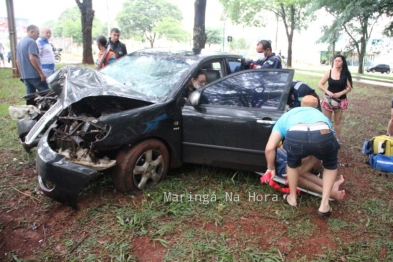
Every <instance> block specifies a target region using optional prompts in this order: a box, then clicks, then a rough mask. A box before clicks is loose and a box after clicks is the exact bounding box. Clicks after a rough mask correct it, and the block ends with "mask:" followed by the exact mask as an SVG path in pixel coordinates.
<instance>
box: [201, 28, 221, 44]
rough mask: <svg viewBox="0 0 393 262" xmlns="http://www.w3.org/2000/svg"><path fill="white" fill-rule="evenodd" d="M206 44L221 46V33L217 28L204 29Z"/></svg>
mask: <svg viewBox="0 0 393 262" xmlns="http://www.w3.org/2000/svg"><path fill="white" fill-rule="evenodd" d="M205 33H206V44H208V45H209V46H210V45H211V44H221V42H222V38H223V35H222V31H221V29H219V28H206V30H205Z"/></svg>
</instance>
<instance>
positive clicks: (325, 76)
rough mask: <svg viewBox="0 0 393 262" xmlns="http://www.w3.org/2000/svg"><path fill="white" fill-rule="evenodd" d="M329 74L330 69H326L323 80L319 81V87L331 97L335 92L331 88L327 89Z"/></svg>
mask: <svg viewBox="0 0 393 262" xmlns="http://www.w3.org/2000/svg"><path fill="white" fill-rule="evenodd" d="M329 74H330V70H328V71H326V73H325V74H324V75H323V77H322V79H321V81H319V83H318V87H319V89H320V90H321V91H322V92H323V93H325V94H328V96H330V97H331V96H332V95H333V93H332V92H330V91H329V90H327V88H326V87H325V84H326V82H327V81H328V79H329Z"/></svg>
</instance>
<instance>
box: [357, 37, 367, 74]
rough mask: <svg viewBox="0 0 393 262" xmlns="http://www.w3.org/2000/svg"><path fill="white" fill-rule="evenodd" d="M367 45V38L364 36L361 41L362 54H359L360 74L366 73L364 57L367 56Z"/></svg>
mask: <svg viewBox="0 0 393 262" xmlns="http://www.w3.org/2000/svg"><path fill="white" fill-rule="evenodd" d="M366 45H367V40H366V37H364V36H363V37H362V38H361V39H360V54H359V67H358V73H359V74H363V73H364V56H365V55H366Z"/></svg>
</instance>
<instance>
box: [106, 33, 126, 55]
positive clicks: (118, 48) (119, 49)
mask: <svg viewBox="0 0 393 262" xmlns="http://www.w3.org/2000/svg"><path fill="white" fill-rule="evenodd" d="M119 39H120V30H119V29H118V28H112V30H111V36H110V37H109V41H108V44H109V45H110V49H111V50H112V51H113V52H115V53H116V55H117V59H119V58H120V57H122V56H124V55H126V54H127V48H126V45H125V44H123V43H122V42H120V40H119Z"/></svg>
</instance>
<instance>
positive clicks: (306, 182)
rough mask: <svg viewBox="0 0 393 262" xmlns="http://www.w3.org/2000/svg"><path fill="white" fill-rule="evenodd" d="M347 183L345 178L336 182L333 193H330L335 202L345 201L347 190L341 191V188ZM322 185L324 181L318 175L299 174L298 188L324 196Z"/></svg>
mask: <svg viewBox="0 0 393 262" xmlns="http://www.w3.org/2000/svg"><path fill="white" fill-rule="evenodd" d="M344 182H345V180H344V178H343V176H340V179H339V180H337V181H335V182H334V184H333V188H332V191H331V192H330V197H331V198H333V199H335V200H343V199H344V197H345V190H340V186H341V185H342V184H343V183H344ZM322 185H323V181H322V179H321V178H319V177H317V176H316V175H314V174H312V173H310V172H305V173H303V174H299V182H298V187H301V188H303V189H306V190H310V191H313V192H315V193H318V194H322Z"/></svg>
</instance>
